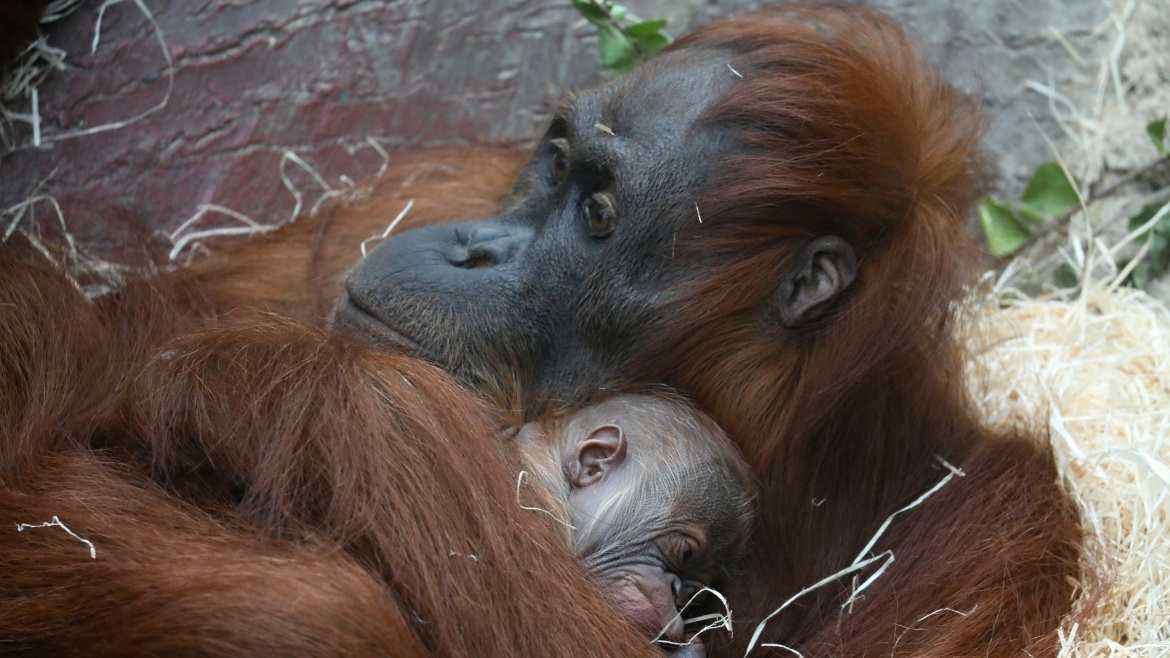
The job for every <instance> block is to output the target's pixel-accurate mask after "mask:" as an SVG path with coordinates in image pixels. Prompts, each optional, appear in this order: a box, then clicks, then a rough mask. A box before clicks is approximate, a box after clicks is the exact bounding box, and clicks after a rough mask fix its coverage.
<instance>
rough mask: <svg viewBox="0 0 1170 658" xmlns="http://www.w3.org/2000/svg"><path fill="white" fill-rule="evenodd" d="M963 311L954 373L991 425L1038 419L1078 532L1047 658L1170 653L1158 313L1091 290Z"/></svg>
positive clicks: (1168, 491)
mask: <svg viewBox="0 0 1170 658" xmlns="http://www.w3.org/2000/svg"><path fill="white" fill-rule="evenodd" d="M986 301H987V303H985V304H983V305H982V306H981V307H980V308H978V309H977V310H976V317H977V320H978V322H977V323H976V324H977V327H978V329H977V331H975V332H974V333H973V335H972V338H971V355H972V356H971V358H970V361H969V364H968V376H969V378H970V380H971V384H972V394H973V395H974V396H975V402H976V405H977V406H978V408H979V409H980V410H981V412H982V413H983V415H984V417H985V418H986V421H987V422H988V423H989V424H991V425H993V426H1011V425H1020V426H1027V425H1032V426H1037V427H1042V426H1043V425H1044V423H1047V426H1048V429H1049V432H1050V435H1051V440H1052V445H1053V448H1054V449H1055V452H1056V458H1057V464H1058V467H1059V469H1060V475H1061V480H1062V485H1063V486H1064V488H1065V489H1066V490H1067V491H1068V493H1069V494H1070V495H1071V496H1072V497H1073V498H1074V499H1075V500H1076V501H1077V503H1078V504H1079V506H1080V509H1081V516H1082V519H1083V522H1084V528H1085V535H1086V544H1085V545H1086V550H1085V553H1084V558H1083V559H1084V571H1083V575H1082V576H1081V578H1080V581H1079V582H1078V583H1077V586H1078V589H1077V595H1076V596H1077V600H1078V604H1077V608H1078V611H1077V612H1074V614H1073V615H1072V616H1070V617H1069V618H1068V619H1067V620H1066V621H1065V623H1064V624H1063V628H1062V629H1061V639H1060V647H1059V650H1060V654H1059V655H1060V656H1061V657H1062V658H1064V657H1069V658H1071V657H1074V656H1075V657H1081V656H1085V657H1087V656H1159V655H1167V654H1170V612H1168V607H1167V606H1168V604H1167V601H1168V600H1170V591H1168V590H1170V312H1168V311H1167V309H1166V307H1165V306H1163V305H1162V304H1161V303H1160V302H1158V301H1156V300H1154V299H1152V298H1150V297H1149V296H1147V295H1146V294H1145V293H1142V292H1140V291H1136V290H1133V289H1130V288H1108V287H1106V286H1105V285H1103V284H1091V285H1089V286H1087V287H1086V288H1085V289H1084V290H1082V291H1079V292H1077V293H1074V294H1071V295H1069V296H1068V297H1067V298H1056V299H1050V300H1033V299H1021V298H1019V297H1016V298H1015V299H1010V300H1009V299H1005V295H994V296H992V297H991V298H989V299H988V300H986Z"/></svg>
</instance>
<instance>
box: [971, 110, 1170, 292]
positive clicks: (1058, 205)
mask: <svg viewBox="0 0 1170 658" xmlns="http://www.w3.org/2000/svg"><path fill="white" fill-rule="evenodd" d="M1146 133H1147V134H1148V135H1149V136H1150V140H1151V141H1152V142H1153V143H1154V147H1155V148H1156V149H1157V150H1158V156H1159V157H1158V159H1156V160H1154V161H1152V162H1150V163H1148V164H1146V165H1145V166H1142V167H1139V168H1137V169H1135V170H1133V171H1131V172H1129V173H1127V174H1126V175H1124V176H1122V177H1121V178H1120V179H1118V180H1116V181H1114V182H1113V183H1111V184H1110V185H1107V186H1106V187H1103V188H1101V189H1098V190H1091V191H1090V192H1089V193H1088V194H1087V195H1086V197H1085V198H1084V200H1083V203H1082V200H1081V198H1080V197H1079V196H1078V195H1077V188H1078V187H1079V185H1077V184H1075V183H1074V181H1072V180H1069V178H1068V176H1067V175H1066V173H1065V171H1064V169H1063V168H1062V167H1061V166H1060V165H1059V164H1058V163H1056V162H1045V163H1044V164H1042V165H1040V166H1039V167H1037V168H1036V171H1035V173H1034V174H1033V175H1032V178H1031V179H1030V180H1029V181H1028V185H1027V186H1026V187H1025V189H1024V193H1023V194H1022V195H1020V198H1019V199H1017V200H1015V201H1001V200H999V199H996V198H994V197H984V198H983V199H982V200H981V201H980V202H979V208H978V212H979V221H980V224H981V225H982V226H983V232H984V235H986V236H987V246H988V249H989V250H990V251H991V253H992V254H993V255H995V256H999V257H1001V258H1002V257H1006V256H1010V255H1012V254H1015V253H1017V252H1019V251H1020V250H1022V249H1024V248H1026V247H1028V246H1030V245H1032V244H1033V243H1035V242H1036V241H1038V240H1039V239H1041V238H1043V237H1045V236H1047V235H1048V234H1049V233H1051V232H1052V231H1055V230H1057V229H1060V228H1062V227H1064V226H1065V225H1066V224H1067V222H1068V220H1069V219H1071V218H1072V216H1073V215H1074V214H1076V213H1077V212H1078V211H1079V210H1080V209H1081V208H1082V207H1083V206H1088V205H1090V204H1092V203H1094V202H1096V201H1099V200H1101V199H1104V198H1106V197H1109V196H1112V195H1113V194H1115V193H1117V192H1118V191H1119V190H1121V189H1122V188H1123V187H1125V186H1126V185H1127V184H1128V183H1130V182H1132V181H1134V180H1137V179H1139V178H1141V177H1143V176H1144V175H1146V174H1147V173H1149V172H1151V171H1153V170H1155V169H1157V168H1159V167H1162V166H1164V165H1165V164H1166V163H1168V162H1170V143H1168V142H1167V140H1166V117H1163V118H1161V119H1158V120H1157V121H1153V122H1151V123H1150V124H1149V125H1147V126H1146ZM1160 208H1161V204H1151V205H1147V206H1145V207H1144V208H1142V209H1141V210H1140V211H1139V212H1138V213H1137V214H1136V215H1134V216H1133V217H1131V218H1130V220H1129V230H1130V231H1131V232H1133V231H1138V230H1140V229H1142V228H1143V227H1145V229H1144V231H1143V234H1145V232H1152V235H1150V237H1149V241H1150V245H1149V249H1148V250H1146V251H1145V254H1144V256H1143V260H1142V262H1141V263H1139V264H1137V265H1135V266H1134V267H1132V268H1130V269H1131V273H1130V276H1129V278H1128V279H1127V280H1126V283H1128V284H1129V285H1133V286H1136V287H1139V288H1144V287H1145V286H1146V284H1147V283H1149V281H1150V279H1152V278H1154V277H1156V276H1158V275H1159V274H1161V273H1163V272H1165V271H1167V270H1168V269H1170V214H1164V215H1163V217H1162V218H1161V219H1159V220H1158V221H1157V222H1154V224H1153V225H1152V226H1148V227H1147V226H1146V225H1147V224H1149V223H1150V222H1151V221H1152V220H1153V219H1154V215H1155V214H1156V213H1157V212H1158V210H1159V209H1160ZM1056 284H1057V285H1058V286H1061V287H1069V286H1072V285H1075V284H1076V276H1075V274H1074V273H1073V272H1072V271H1071V269H1070V268H1067V267H1062V268H1059V269H1058V270H1057V272H1056Z"/></svg>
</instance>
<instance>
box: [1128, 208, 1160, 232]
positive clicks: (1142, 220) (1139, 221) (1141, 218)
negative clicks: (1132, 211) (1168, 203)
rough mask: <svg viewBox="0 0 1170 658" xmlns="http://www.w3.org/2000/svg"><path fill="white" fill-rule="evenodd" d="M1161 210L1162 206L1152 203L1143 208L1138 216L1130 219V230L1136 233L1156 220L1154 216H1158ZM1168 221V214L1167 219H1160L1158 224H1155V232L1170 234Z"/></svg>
mask: <svg viewBox="0 0 1170 658" xmlns="http://www.w3.org/2000/svg"><path fill="white" fill-rule="evenodd" d="M1161 208H1162V206H1161V204H1157V203H1151V204H1149V205H1147V206H1145V207H1144V208H1142V209H1141V211H1140V212H1139V213H1138V214H1136V215H1134V216H1133V217H1130V218H1129V230H1130V231H1136V230H1138V229H1139V228H1141V227H1143V226H1145V225H1146V223H1147V222H1149V221H1150V220H1151V219H1153V218H1154V215H1155V214H1157V212H1158V211H1159V210H1161ZM1167 219H1170V214H1167V216H1166V217H1163V218H1162V219H1159V220H1158V223H1157V224H1154V228H1153V230H1155V231H1158V232H1159V233H1166V232H1170V221H1167Z"/></svg>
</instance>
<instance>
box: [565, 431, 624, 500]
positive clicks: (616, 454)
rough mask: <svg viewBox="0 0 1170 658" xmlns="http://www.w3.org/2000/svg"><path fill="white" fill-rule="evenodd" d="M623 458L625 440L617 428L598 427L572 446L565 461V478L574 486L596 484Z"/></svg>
mask: <svg viewBox="0 0 1170 658" xmlns="http://www.w3.org/2000/svg"><path fill="white" fill-rule="evenodd" d="M625 458H626V437H625V435H624V434H622V428H620V427H618V426H617V425H600V426H598V427H595V428H593V431H591V432H589V434H587V435H586V436H585V438H584V439H583V440H582V441H581V442H580V443H578V444H577V445H576V446H574V447H573V454H572V455H570V456H569V457H568V458H567V459H565V463H564V469H565V477H567V478H569V483H570V484H572V485H573V486H574V487H577V488H581V487H588V486H589V485H591V484H596V483H598V482H600V481H601V480H602V479H603V478H604V477H605V476H606V474H608V473H609V471H610V469H612V468H614V467H615V466H617V465H618V464H621V463H622V461H623V460H625Z"/></svg>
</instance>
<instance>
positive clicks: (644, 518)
mask: <svg viewBox="0 0 1170 658" xmlns="http://www.w3.org/2000/svg"><path fill="white" fill-rule="evenodd" d="M515 449H516V452H517V453H518V454H519V457H520V459H521V461H522V463H523V466H524V468H525V469H526V471H527V472H528V473H529V474H531V475H532V476H533V479H534V480H535V481H536V482H537V483H538V484H539V487H541V488H542V489H543V491H539V490H538V493H537V496H539V500H540V502H539V505H540V507H541V508H542V509H548V510H551V511H550V513H551V514H552V515H553V516H554V518H558V519H564V521H563V522H562V523H563V524H564V526H565V528H567V529H568V530H567V532H566V539H567V540H568V541H570V543H571V544H572V546H573V547H574V549H575V550H576V551H577V553H578V554H579V555H580V556H581V558H582V559H583V560H584V561H585V563H586V564H587V565H588V567H589V568H590V570H591V571H592V573H593V574H594V576H595V578H596V579H597V580H598V581H599V582H600V583H601V585H602V586H603V588H604V589H606V590H607V591H609V592H611V593H612V597H613V599H614V602H615V604H616V605H617V606H618V607H619V608H620V609H621V610H622V611H623V612H624V613H625V614H626V616H627V617H628V618H629V619H630V620H631V621H633V622H634V623H635V624H637V625H638V626H640V627H641V628H642V629H643V630H644V631H645V632H646V633H647V635H648V636H649V637H650V638H652V639H654V640H656V641H664V643H666V644H667V645H668V646H675V645H683V646H682V647H680V649H679V652H680V653H681V654H685V655H687V656H702V655H704V650H703V645H702V643H701V641H700V640H699V639H698V638H695V637H692V635H693V631H692V634H691V635H688V633H687V632H686V631H685V630H684V621H683V609H684V608H686V607H687V605H688V604H690V603H691V602H692V601H693V600H695V599H696V598H697V597H696V594H698V593H699V592H700V591H701V590H702V589H703V588H704V587H709V586H717V584H718V582H719V581H720V579H721V578H722V577H724V576H725V575H726V572H727V570H728V569H730V568H732V567H733V565H734V564H735V563H736V562H737V561H738V560H739V559H740V557H741V554H742V553H743V550H744V546H745V543H746V541H747V535H748V532H749V530H750V527H751V521H752V506H753V497H754V492H755V485H754V483H753V480H752V478H751V475H750V473H749V470H748V467H747V464H746V463H745V462H744V460H743V457H741V456H740V453H739V451H738V450H737V449H736V447H735V445H734V444H733V443H732V442H731V439H730V438H729V437H728V436H727V435H726V434H725V433H724V432H723V430H722V429H720V428H719V426H718V425H716V424H715V421H714V420H712V419H711V418H709V417H707V416H706V414H703V413H702V412H700V411H698V410H697V409H695V408H694V407H692V406H691V405H690V404H689V403H686V402H683V401H682V400H680V399H679V398H677V397H674V396H667V395H661V394H655V395H622V396H618V397H615V398H611V399H609V400H607V401H605V402H602V403H600V404H597V405H594V406H590V407H586V408H584V409H581V410H580V411H577V412H575V413H573V414H571V415H567V416H561V417H558V418H555V419H552V420H546V421H542V422H538V423H529V424H527V425H524V426H523V427H522V428H520V430H519V432H518V433H517V435H516V437H515ZM520 477H521V478H524V475H523V474H522V475H521V476H520ZM521 495H522V497H523V498H522V499H528V500H531V498H530V495H531V494H530V493H528V492H522V493H521ZM525 504H526V505H528V504H530V503H527V502H526V503H525ZM691 616H694V613H693V609H692V615H691Z"/></svg>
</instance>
